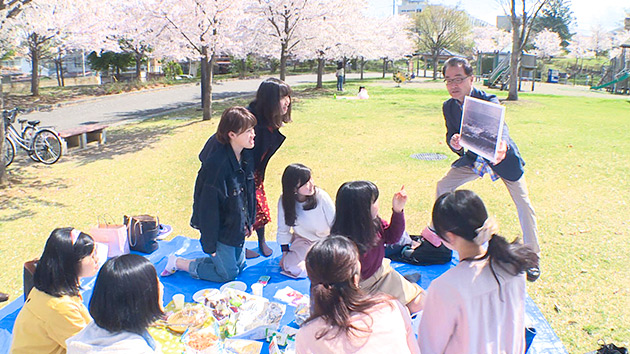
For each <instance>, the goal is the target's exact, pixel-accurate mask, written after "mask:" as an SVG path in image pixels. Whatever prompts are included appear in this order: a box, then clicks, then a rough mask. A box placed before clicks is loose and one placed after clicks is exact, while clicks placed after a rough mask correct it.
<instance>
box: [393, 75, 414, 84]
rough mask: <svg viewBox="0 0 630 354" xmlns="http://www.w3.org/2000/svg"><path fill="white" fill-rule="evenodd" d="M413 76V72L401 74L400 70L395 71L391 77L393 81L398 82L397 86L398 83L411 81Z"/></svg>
mask: <svg viewBox="0 0 630 354" xmlns="http://www.w3.org/2000/svg"><path fill="white" fill-rule="evenodd" d="M414 77H415V75H414V74H413V72H407V73H405V74H403V73H402V72H400V71H397V72H396V73H395V74H394V75H393V76H392V79H393V80H394V82H395V83H397V84H398V87H400V84H402V83H405V82H406V81H411V80H412V79H413V78H414Z"/></svg>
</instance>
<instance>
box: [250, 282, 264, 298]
mask: <svg viewBox="0 0 630 354" xmlns="http://www.w3.org/2000/svg"><path fill="white" fill-rule="evenodd" d="M252 295H256V296H263V285H262V284H260V283H254V284H252Z"/></svg>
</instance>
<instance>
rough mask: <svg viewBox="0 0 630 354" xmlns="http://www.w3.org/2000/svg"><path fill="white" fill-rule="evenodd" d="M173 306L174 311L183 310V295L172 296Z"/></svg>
mask: <svg viewBox="0 0 630 354" xmlns="http://www.w3.org/2000/svg"><path fill="white" fill-rule="evenodd" d="M173 305H175V309H176V310H181V309H183V308H184V294H175V295H173Z"/></svg>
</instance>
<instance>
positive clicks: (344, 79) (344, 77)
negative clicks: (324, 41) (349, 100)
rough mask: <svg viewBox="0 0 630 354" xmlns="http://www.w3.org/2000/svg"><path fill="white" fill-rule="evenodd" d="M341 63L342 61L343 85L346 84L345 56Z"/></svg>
mask: <svg viewBox="0 0 630 354" xmlns="http://www.w3.org/2000/svg"><path fill="white" fill-rule="evenodd" d="M342 63H343V84H344V85H345V84H346V76H347V73H346V66H347V65H348V59H347V58H346V57H343V61H342Z"/></svg>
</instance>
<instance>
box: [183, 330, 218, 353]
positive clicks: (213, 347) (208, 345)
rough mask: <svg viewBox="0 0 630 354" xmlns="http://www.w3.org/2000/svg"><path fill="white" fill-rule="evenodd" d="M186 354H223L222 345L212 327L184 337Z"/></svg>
mask: <svg viewBox="0 0 630 354" xmlns="http://www.w3.org/2000/svg"><path fill="white" fill-rule="evenodd" d="M183 341H184V343H185V348H186V354H215V353H223V343H222V342H221V339H220V338H219V336H218V335H217V333H216V329H215V328H214V327H206V328H203V329H200V330H197V331H194V332H189V333H188V334H186V335H185V337H184V340H183Z"/></svg>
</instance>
